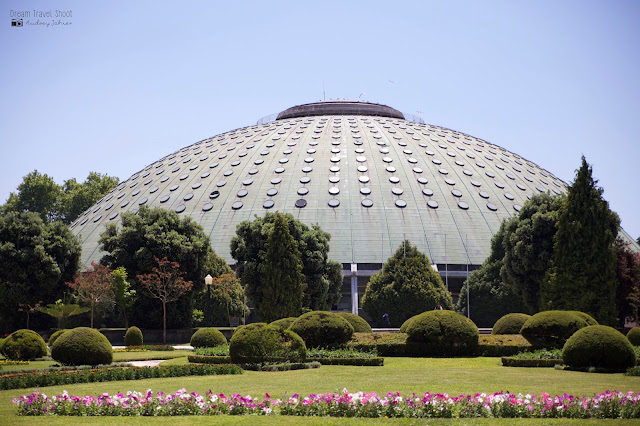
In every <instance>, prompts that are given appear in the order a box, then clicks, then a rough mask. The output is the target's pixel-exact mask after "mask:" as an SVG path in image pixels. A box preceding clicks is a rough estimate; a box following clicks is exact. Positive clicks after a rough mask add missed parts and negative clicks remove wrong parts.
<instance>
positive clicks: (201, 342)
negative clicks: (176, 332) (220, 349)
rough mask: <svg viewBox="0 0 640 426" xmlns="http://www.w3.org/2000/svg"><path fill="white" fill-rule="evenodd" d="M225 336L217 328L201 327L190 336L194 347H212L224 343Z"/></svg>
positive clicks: (225, 340) (225, 341)
mask: <svg viewBox="0 0 640 426" xmlns="http://www.w3.org/2000/svg"><path fill="white" fill-rule="evenodd" d="M226 344H227V338H226V337H224V335H223V334H222V333H221V332H220V330H218V329H217V328H213V327H207V328H201V329H199V330H198V331H196V332H195V333H193V336H191V346H193V347H194V348H213V347H214V346H219V345H226Z"/></svg>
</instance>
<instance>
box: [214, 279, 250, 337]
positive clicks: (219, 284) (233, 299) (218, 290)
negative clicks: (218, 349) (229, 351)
mask: <svg viewBox="0 0 640 426" xmlns="http://www.w3.org/2000/svg"><path fill="white" fill-rule="evenodd" d="M211 299H212V302H213V303H212V310H213V311H214V312H216V310H217V309H216V307H218V308H222V309H224V313H226V316H225V320H226V321H225V322H224V323H222V324H224V325H225V326H231V317H234V316H235V317H242V316H243V314H244V313H245V310H246V309H247V308H246V306H245V301H244V292H243V291H242V285H241V284H240V280H239V279H238V278H236V276H235V274H234V273H233V272H229V273H226V274H222V275H220V276H219V277H214V278H213V283H212V284H211ZM225 308H226V309H225ZM217 317H218V318H219V317H220V315H217Z"/></svg>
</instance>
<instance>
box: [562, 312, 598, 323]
mask: <svg viewBox="0 0 640 426" xmlns="http://www.w3.org/2000/svg"><path fill="white" fill-rule="evenodd" d="M567 312H571V313H572V314H576V315H577V316H579V317H580V318H582V319H583V320H585V322H586V323H587V325H600V324H599V323H598V321H596V319H595V318H594V317H592V316H591V315H589V314H586V313H584V312H582V311H567Z"/></svg>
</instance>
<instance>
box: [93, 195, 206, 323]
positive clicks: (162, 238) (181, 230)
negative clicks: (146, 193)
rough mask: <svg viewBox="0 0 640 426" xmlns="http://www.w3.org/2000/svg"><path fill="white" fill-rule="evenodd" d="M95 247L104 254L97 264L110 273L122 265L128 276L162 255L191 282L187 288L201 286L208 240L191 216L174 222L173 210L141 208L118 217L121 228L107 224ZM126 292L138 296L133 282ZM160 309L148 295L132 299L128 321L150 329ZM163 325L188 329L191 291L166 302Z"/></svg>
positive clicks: (148, 267)
mask: <svg viewBox="0 0 640 426" xmlns="http://www.w3.org/2000/svg"><path fill="white" fill-rule="evenodd" d="M99 242H100V248H101V249H102V250H104V251H106V252H107V254H106V255H105V256H104V257H103V258H102V259H101V260H100V263H101V264H103V265H106V266H109V267H110V268H112V269H115V268H117V267H120V266H122V267H124V268H125V269H126V271H127V273H128V274H129V276H131V277H137V276H138V275H143V274H146V273H149V272H151V271H152V269H153V268H154V266H157V262H155V260H154V259H155V258H156V257H157V258H158V259H162V258H164V257H166V258H167V259H169V260H171V261H172V262H178V263H179V264H180V265H181V267H182V270H183V271H185V277H184V278H185V280H187V281H191V282H193V283H194V286H193V290H194V291H195V292H200V291H202V289H203V288H204V277H205V275H207V272H206V265H207V259H208V257H209V253H211V242H210V240H209V237H208V236H207V235H206V234H205V233H204V231H203V230H202V227H201V226H200V225H199V224H198V223H196V222H194V221H193V220H192V219H191V218H189V217H185V218H180V217H179V216H178V215H177V214H176V213H175V212H172V211H168V210H165V209H161V208H152V209H150V208H147V207H145V206H142V207H141V208H140V210H139V211H138V213H137V214H133V213H130V212H127V213H123V214H122V221H121V228H118V227H117V226H116V225H115V224H110V225H108V226H107V228H106V230H105V232H103V233H102V234H101V235H100V240H99ZM131 288H132V289H133V290H136V291H137V292H138V296H144V294H141V293H140V291H139V290H140V289H141V287H140V285H139V283H138V282H137V280H132V282H131ZM159 308H160V307H159V306H158V304H157V301H154V300H153V299H152V298H149V297H137V298H136V301H135V302H134V305H133V308H132V309H131V311H132V314H131V318H129V320H130V321H131V322H134V323H135V324H136V325H137V326H139V327H150V326H152V324H157V323H158V322H159V321H160V314H159V312H160V309H159ZM169 309H170V312H169V314H170V315H169V317H170V320H169V327H188V326H190V325H191V320H192V318H191V314H192V312H193V301H192V293H187V294H185V295H184V296H183V297H182V298H180V300H178V301H177V302H176V303H173V304H171V306H170V308H169Z"/></svg>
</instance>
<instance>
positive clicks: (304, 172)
mask: <svg viewBox="0 0 640 426" xmlns="http://www.w3.org/2000/svg"><path fill="white" fill-rule="evenodd" d="M310 111H311V112H310ZM367 111H368V112H367ZM285 113H286V114H285ZM307 113H308V114H310V115H305V114H307ZM396 113H398V114H400V115H402V114H401V113H399V112H398V111H396V110H394V109H393V108H390V107H386V106H384V105H377V104H368V103H361V102H342V103H340V102H330V103H328V102H324V103H318V104H307V105H302V106H299V107H293V108H290V109H288V110H286V111H284V112H283V113H281V114H280V115H281V116H282V117H288V118H281V119H278V120H276V121H273V122H269V123H264V124H259V125H254V126H248V127H243V128H240V129H236V130H232V131H229V132H226V133H223V134H220V135H217V136H214V137H212V138H209V139H205V140H202V141H199V142H196V143H194V144H193V145H190V146H187V147H185V148H183V149H181V150H179V151H176V152H174V153H172V154H169V155H167V156H165V157H163V158H161V159H159V160H158V161H156V162H154V163H152V164H150V165H148V166H146V167H145V168H143V169H142V170H141V171H140V172H138V173H135V174H134V175H132V176H131V177H130V178H129V179H127V180H126V181H124V182H122V183H121V184H120V185H118V187H117V188H115V189H114V190H112V191H111V192H110V193H109V194H107V195H106V196H105V197H104V198H103V199H101V200H100V201H98V202H97V203H96V204H95V205H94V206H93V207H91V208H90V209H89V210H87V211H86V212H85V213H84V214H83V215H82V216H81V217H80V218H79V219H78V220H77V221H75V222H74V223H73V224H72V225H71V227H72V230H73V232H74V233H75V234H76V235H78V236H79V237H80V239H81V241H82V248H83V252H82V253H83V259H82V262H83V264H88V263H89V262H90V261H92V260H93V261H97V260H99V259H100V257H101V256H102V254H103V253H100V251H99V248H98V239H99V237H100V233H102V232H103V231H104V228H105V226H106V225H107V224H109V223H119V221H120V218H121V215H122V213H123V212H126V211H133V212H136V211H137V209H138V208H139V206H141V205H146V206H149V207H162V208H165V209H169V210H173V211H175V212H177V213H178V214H179V215H181V216H190V217H192V218H193V219H194V220H195V221H196V222H198V223H200V224H201V225H202V227H203V228H204V230H205V232H206V233H207V234H208V235H210V237H211V243H212V246H213V248H214V249H215V250H216V252H217V253H218V254H219V255H220V256H222V257H223V258H224V259H225V260H227V261H229V262H232V261H233V259H232V258H231V256H230V253H229V241H230V240H231V238H232V237H233V236H234V235H235V229H236V225H237V224H238V223H240V222H241V221H243V220H251V219H253V218H254V215H258V216H262V215H264V214H265V213H266V212H269V211H281V212H286V213H291V214H292V215H293V216H294V217H296V218H298V219H299V220H301V221H302V222H304V223H306V224H308V225H311V224H314V223H317V224H319V225H320V226H321V227H322V229H324V230H325V231H327V232H329V233H330V234H331V252H330V257H331V258H332V259H334V260H337V261H340V262H343V263H382V262H384V261H385V260H386V259H387V258H388V257H389V256H390V255H391V254H392V253H393V252H394V251H395V249H396V248H397V247H398V246H399V245H400V244H401V242H402V240H403V239H404V238H406V239H409V240H410V241H411V242H412V243H413V244H415V245H416V246H417V247H418V248H419V249H420V250H422V251H424V252H425V253H426V254H427V255H428V256H429V258H430V259H431V261H432V263H440V264H442V263H447V264H460V265H464V264H467V263H469V264H472V265H479V264H481V263H482V262H483V261H484V260H485V259H486V257H487V256H488V255H489V252H490V239H491V237H492V235H493V234H494V233H495V232H496V231H497V230H498V228H499V226H500V223H501V222H502V220H504V219H506V218H508V217H510V216H512V215H513V214H515V213H516V212H517V211H518V210H519V209H520V207H521V206H522V204H523V203H524V202H525V201H526V200H527V198H528V197H531V196H532V195H533V194H535V193H539V192H547V191H550V192H552V193H556V194H561V193H564V192H566V187H567V185H566V184H565V183H564V182H563V181H561V180H560V179H558V178H556V177H555V176H553V174H551V173H550V172H548V171H546V170H544V169H543V168H541V167H539V166H538V165H537V164H535V163H533V162H531V161H528V160H526V159H524V158H522V157H520V156H519V155H517V154H515V153H513V152H511V151H508V150H506V149H505V148H502V147H499V146H496V145H494V144H491V143H489V142H486V141H484V140H482V139H478V138H475V137H472V136H469V135H467V134H464V133H461V132H456V131H453V130H450V129H446V128H443V127H439V126H434V125H425V124H420V123H416V122H412V121H407V120H404V119H401V118H398V115H397V114H396Z"/></svg>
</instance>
